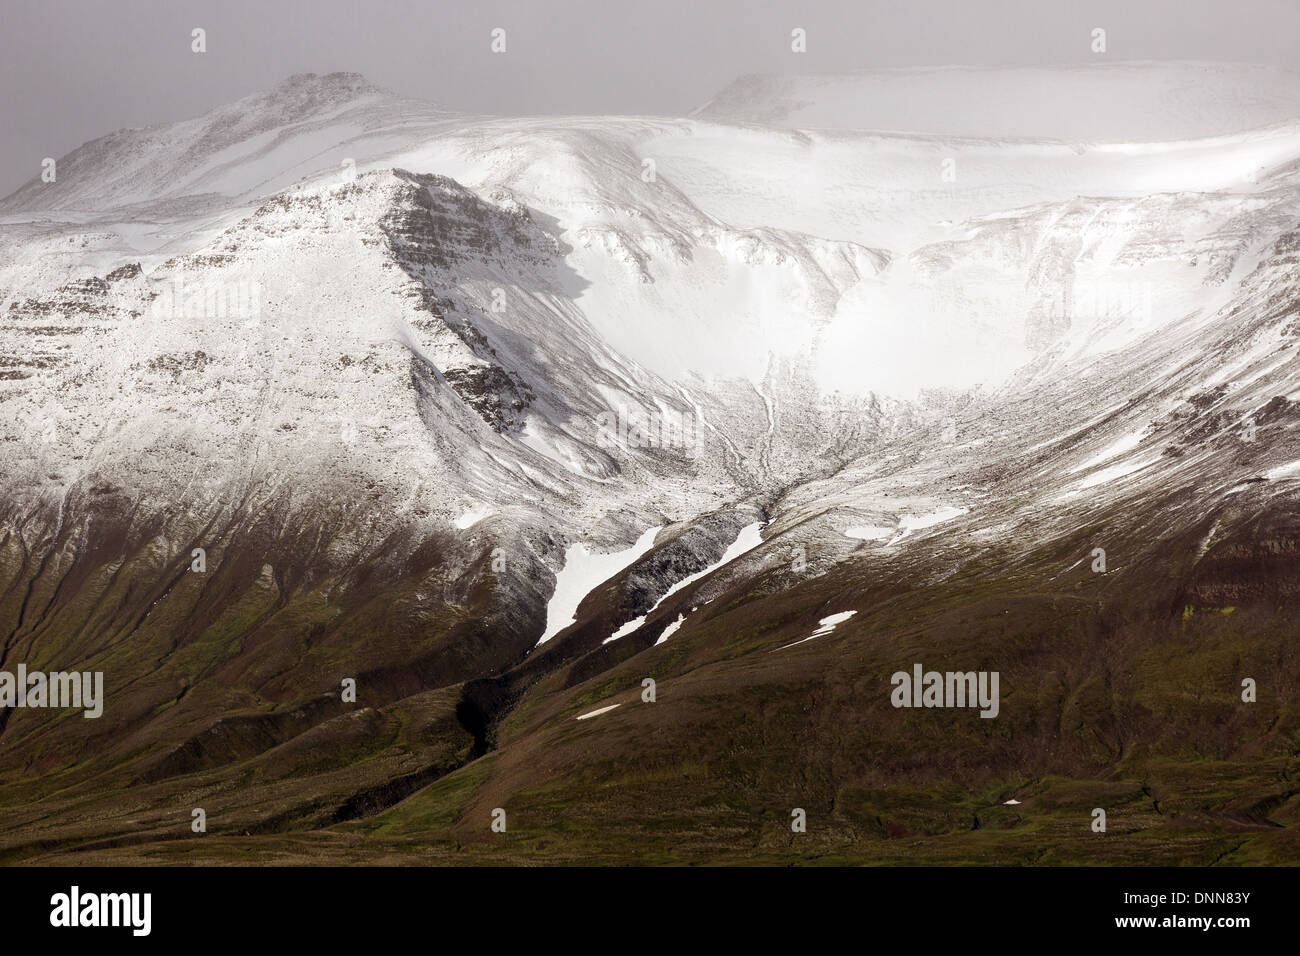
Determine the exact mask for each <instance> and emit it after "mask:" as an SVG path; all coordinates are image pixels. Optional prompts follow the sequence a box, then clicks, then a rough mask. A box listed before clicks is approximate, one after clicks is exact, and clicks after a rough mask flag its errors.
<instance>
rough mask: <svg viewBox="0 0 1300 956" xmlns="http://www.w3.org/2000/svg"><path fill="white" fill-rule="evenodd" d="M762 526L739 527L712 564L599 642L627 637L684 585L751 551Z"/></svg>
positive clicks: (757, 524)
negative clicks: (733, 537) (734, 536)
mask: <svg viewBox="0 0 1300 956" xmlns="http://www.w3.org/2000/svg"><path fill="white" fill-rule="evenodd" d="M762 528H763V522H761V521H755V522H754V523H753V524H747V525H745V527H743V528H741V529H740V534H738V535H736V540H735V541H733V542H731V544H730V546H728V548H727V550H726V551H723V552H722V557H720V558H718V560H717V561H715V562H713V564H710V565H709V566H708V567H707V568H705V569H704V570H703V571H696V572H695V573H694V574H688V575H687V576H686V577H684V578H682V579H681V580H680V581H678V582H677V583H676V584H674V585H673V586H672V587H670V588H669V589H668V590H667V591H665V592H664V596H663V597H661V598H660V599H659V600H658V601H655V603H654V607H652V608H650V610H648V611H646V612H645V613H644V614H642V615H641V616H640V617H636V618H633V619H632V620H630V621H628V622H627V623H626V624H624V625H623V626H622V627H620V628H619V629H618V630H617V631H615V632H614V633H613V634H611V635H610V636H609V637H607V638H605V640H603V641H602V642H601V643H602V644H608V643H609V642H610V641H617V640H618V639H619V638H620V637H627V636H628V635H629V634H631V633H632V632H633V631H635V630H636V629H637V628H639V627H640V626H641V625H642V624H644V623H645V619H646V618H648V617H649V616H650V615H651V614H653V613H654V611H655V608H657V607H659V605H661V604H663V603H664V601H667V600H668V599H669V598H670V597H672V596H673V595H674V594H676V593H677V592H678V591H680V590H681V589H682V588H684V587H686V586H687V585H690V584H694V583H695V582H696V581H698V580H699V579H700V578H703V577H706V576H707V575H710V574H712V573H713V572H714V571H716V570H718V568H720V567H722V566H723V565H726V564H730V563H731V562H732V561H735V560H736V559H737V558H738V557H740V556H741V555H743V554H745V553H746V552H747V551H753V550H754V549H755V548H757V547H758V546H759V545H760V544H762V543H763V536H762V534H761V531H762ZM706 603H707V602H706ZM656 643H657V642H656Z"/></svg>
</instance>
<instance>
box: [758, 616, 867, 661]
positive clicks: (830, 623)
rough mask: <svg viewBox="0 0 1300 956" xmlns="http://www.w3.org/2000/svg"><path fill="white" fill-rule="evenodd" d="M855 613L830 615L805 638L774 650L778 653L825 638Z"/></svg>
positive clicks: (818, 623) (819, 622)
mask: <svg viewBox="0 0 1300 956" xmlns="http://www.w3.org/2000/svg"><path fill="white" fill-rule="evenodd" d="M857 613H858V612H857V611H840V612H839V613H838V614H832V615H830V616H829V617H824V618H822V619H821V620H820V621H818V622H817V625H818V626H817V630H815V631H813V632H812V633H811V634H809V635H808V636H807V637H805V638H801V639H800V640H797V641H795V642H794V643H791V644H783V645H781V646H780V647H778V648H776V649H777V650H778V651H783V650H785V649H786V648H787V647H794V645H795V644H802V643H803V642H804V641H811V640H812V639H813V638H814V637H825V636H826V635H827V634H829V633H830V632H831V631H833V630H835V627H836V625H839V624H843V623H844V622H845V621H847V620H848V619H849V618H851V617H852V616H853V615H855V614H857Z"/></svg>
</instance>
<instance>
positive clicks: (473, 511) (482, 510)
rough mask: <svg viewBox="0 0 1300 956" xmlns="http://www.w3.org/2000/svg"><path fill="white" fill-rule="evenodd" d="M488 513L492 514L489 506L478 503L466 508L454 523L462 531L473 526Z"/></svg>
mask: <svg viewBox="0 0 1300 956" xmlns="http://www.w3.org/2000/svg"><path fill="white" fill-rule="evenodd" d="M490 514H493V511H492V509H491V508H489V507H488V506H487V505H480V506H479V507H477V508H470V509H468V510H467V511H466V512H465V513H464V514H462V515H461V516H460V517H459V518H457V519H456V521H455V524H456V527H457V528H459V529H460V530H461V531H464V530H465V529H466V528H472V527H474V525H476V524H478V523H479V522H480V521H482V520H483V519H484V518H486V517H487V516H488V515H490Z"/></svg>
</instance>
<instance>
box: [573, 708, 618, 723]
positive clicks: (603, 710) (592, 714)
mask: <svg viewBox="0 0 1300 956" xmlns="http://www.w3.org/2000/svg"><path fill="white" fill-rule="evenodd" d="M619 706H622V705H620V704H610V705H609V706H608V707H601V708H599V709H597V710H589V711H587V712H586V713H585V714H579V715H578V716H577V717H575V718H573V719H574V720H586V719H587V718H588V717H599V716H600V715H601V714H607V713H609V712H610V711H611V710H613V709H614V708H615V707H619Z"/></svg>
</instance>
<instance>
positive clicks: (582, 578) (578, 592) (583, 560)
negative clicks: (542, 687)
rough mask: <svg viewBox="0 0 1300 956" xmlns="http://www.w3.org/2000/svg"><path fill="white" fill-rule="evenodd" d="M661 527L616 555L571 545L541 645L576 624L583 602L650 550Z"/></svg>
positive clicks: (566, 555)
mask: <svg viewBox="0 0 1300 956" xmlns="http://www.w3.org/2000/svg"><path fill="white" fill-rule="evenodd" d="M661 527H662V525H660V526H659V527H656V528H648V529H647V530H646V531H645V532H644V533H643V534H642V535H641V537H639V538H637V539H636V543H635V544H634V545H632V546H631V547H630V548H625V549H623V550H622V551H615V552H614V553H613V554H598V553H595V554H594V553H592V552H590V551H588V550H587V548H586V546H585V545H584V544H582V543H581V542H578V543H575V544H571V545H569V549H568V551H566V552H565V554H564V568H563V569H562V570H561V571H560V573H559V574H557V575H556V576H555V593H554V594H552V595H551V600H550V602H549V603H547V605H546V630H545V631H543V632H542V636H541V638H540V639H539V640H538V642H537V643H538V644H539V645H540V644H545V643H546V642H547V641H549V640H550V639H551V638H553V637H554V636H555V635H556V634H559V633H560V631H562V630H564V629H565V628H566V627H568V626H569V625H570V624H572V623H573V622H574V621H576V620H577V619H578V605H579V604H581V603H582V599H583V598H585V597H586V596H587V595H588V594H590V593H591V591H592V590H593V589H594V588H595V587H596V586H597V585H600V584H603V583H604V582H605V581H608V580H609V579H610V578H612V577H613V576H614V575H616V574H618V573H619V572H620V571H622V570H623V569H624V568H626V567H627V566H628V565H630V564H632V563H633V562H634V561H636V560H637V559H638V558H640V557H641V556H642V555H643V554H645V553H646V552H647V551H649V550H650V549H651V548H652V547H653V546H654V543H655V535H657V534H658V533H659V530H660V528H661Z"/></svg>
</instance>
